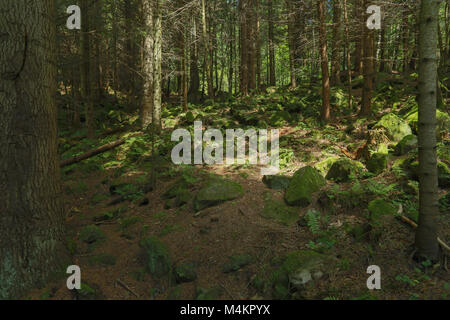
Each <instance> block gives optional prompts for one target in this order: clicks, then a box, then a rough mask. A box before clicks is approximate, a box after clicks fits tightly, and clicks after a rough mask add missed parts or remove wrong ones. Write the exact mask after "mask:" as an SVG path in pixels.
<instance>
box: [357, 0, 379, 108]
mask: <svg viewBox="0 0 450 320" xmlns="http://www.w3.org/2000/svg"><path fill="white" fill-rule="evenodd" d="M367 3H368V2H367V1H364V5H367ZM374 36H375V31H374V30H371V29H369V28H367V27H365V26H364V32H363V44H364V50H363V52H364V59H363V73H364V85H363V93H362V103H361V110H360V115H361V116H368V115H370V112H371V109H372V91H373V80H374V72H375V71H374V70H375V68H374V60H375V58H374V44H373V43H374Z"/></svg>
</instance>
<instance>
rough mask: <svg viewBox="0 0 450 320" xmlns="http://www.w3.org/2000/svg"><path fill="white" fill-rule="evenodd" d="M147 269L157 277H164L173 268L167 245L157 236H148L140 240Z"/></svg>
mask: <svg viewBox="0 0 450 320" xmlns="http://www.w3.org/2000/svg"><path fill="white" fill-rule="evenodd" d="M140 246H141V248H142V256H143V263H144V267H145V269H146V271H147V272H148V273H149V274H151V275H152V276H155V277H158V278H159V277H162V276H165V275H167V274H168V273H169V271H170V269H171V259H170V254H169V250H168V249H167V247H166V245H165V244H164V243H163V242H161V241H160V240H159V239H158V238H156V237H148V238H145V239H143V240H141V242H140Z"/></svg>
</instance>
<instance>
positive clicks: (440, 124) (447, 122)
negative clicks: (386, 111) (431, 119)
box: [405, 107, 450, 140]
mask: <svg viewBox="0 0 450 320" xmlns="http://www.w3.org/2000/svg"><path fill="white" fill-rule="evenodd" d="M405 118H406V121H408V123H409V124H410V126H411V127H412V128H413V129H414V130H415V132H418V131H419V130H418V127H419V112H418V111H417V107H416V108H414V109H413V110H411V111H410V112H409V113H408V114H406V116H405ZM436 121H437V126H436V137H437V138H438V139H439V140H440V139H441V132H445V131H447V130H448V128H449V127H450V115H449V114H448V113H445V112H442V111H441V110H436Z"/></svg>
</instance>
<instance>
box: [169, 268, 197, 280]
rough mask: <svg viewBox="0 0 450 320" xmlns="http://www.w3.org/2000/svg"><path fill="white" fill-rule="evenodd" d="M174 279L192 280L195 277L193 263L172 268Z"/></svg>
mask: <svg viewBox="0 0 450 320" xmlns="http://www.w3.org/2000/svg"><path fill="white" fill-rule="evenodd" d="M174 276H175V281H176V282H177V283H183V282H192V281H194V280H196V279H197V272H196V268H195V265H193V264H182V265H179V266H177V267H176V268H175V269H174Z"/></svg>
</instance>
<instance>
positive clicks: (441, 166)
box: [437, 161, 450, 189]
mask: <svg viewBox="0 0 450 320" xmlns="http://www.w3.org/2000/svg"><path fill="white" fill-rule="evenodd" d="M437 167H438V182H439V187H441V188H444V189H445V188H448V187H450V169H449V168H448V166H447V165H446V164H445V163H444V162H442V161H438V164H437Z"/></svg>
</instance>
